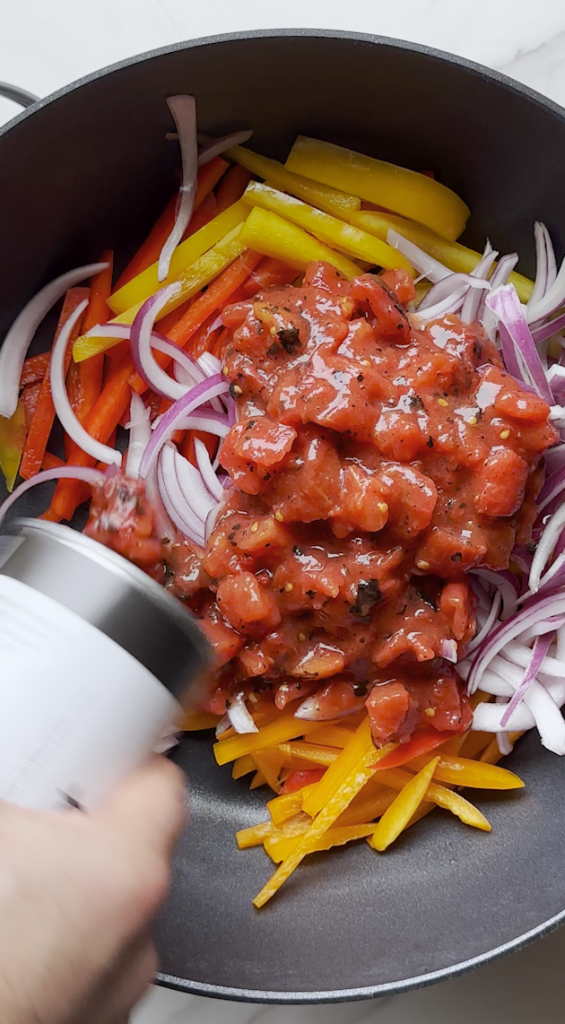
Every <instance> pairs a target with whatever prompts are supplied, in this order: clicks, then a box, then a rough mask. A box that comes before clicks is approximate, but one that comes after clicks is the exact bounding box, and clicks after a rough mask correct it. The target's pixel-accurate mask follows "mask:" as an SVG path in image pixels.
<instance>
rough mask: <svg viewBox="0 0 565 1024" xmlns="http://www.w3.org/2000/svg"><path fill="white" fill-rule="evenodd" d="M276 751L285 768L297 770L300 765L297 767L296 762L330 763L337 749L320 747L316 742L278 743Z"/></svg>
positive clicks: (334, 757)
mask: <svg viewBox="0 0 565 1024" xmlns="http://www.w3.org/2000/svg"><path fill="white" fill-rule="evenodd" d="M276 749H277V751H278V752H279V754H280V755H281V757H282V759H283V761H282V763H283V764H284V765H285V766H286V767H287V768H294V769H295V770H296V771H299V770H300V768H301V767H302V765H299V766H298V767H297V762H298V761H300V762H304V763H305V764H306V766H307V765H308V764H318V765H325V766H327V765H330V764H333V762H334V761H335V760H336V758H337V757H338V755H339V751H337V750H332V748H331V747H322V746H319V745H318V744H317V743H304V742H300V741H299V742H298V743H279V745H278V746H277V748H276Z"/></svg>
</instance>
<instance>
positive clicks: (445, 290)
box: [417, 274, 490, 316]
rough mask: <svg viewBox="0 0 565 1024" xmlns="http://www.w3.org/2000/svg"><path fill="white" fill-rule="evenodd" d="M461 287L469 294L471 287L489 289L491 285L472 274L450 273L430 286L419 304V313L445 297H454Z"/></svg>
mask: <svg viewBox="0 0 565 1024" xmlns="http://www.w3.org/2000/svg"><path fill="white" fill-rule="evenodd" d="M461 288H465V294H468V289H469V288H474V289H477V290H487V291H488V289H489V288H490V285H489V283H488V281H484V280H483V279H482V278H475V277H471V275H470V274H450V275H449V277H445V278H443V280H442V281H439V282H438V283H437V284H434V286H433V288H430V290H429V292H428V293H427V294H426V295H424V298H423V299H422V301H421V302H420V304H419V306H418V309H417V315H418V316H420V314H421V313H423V311H424V310H428V309H430V308H433V307H434V306H436V305H438V304H439V303H441V302H443V301H444V300H445V299H448V298H452V299H453V298H454V297H455V295H456V294H457V293H458V291H459V290H460V289H461Z"/></svg>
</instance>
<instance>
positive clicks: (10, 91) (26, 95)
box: [0, 82, 39, 107]
mask: <svg viewBox="0 0 565 1024" xmlns="http://www.w3.org/2000/svg"><path fill="white" fill-rule="evenodd" d="M0 96H5V98H6V99H7V100H12V101H13V102H14V103H18V104H19V105H20V106H21V107H31V105H32V103H35V102H36V101H37V100H38V99H39V96H36V95H35V94H34V93H33V92H27V90H26V89H19V88H18V86H17V85H9V84H8V82H0Z"/></svg>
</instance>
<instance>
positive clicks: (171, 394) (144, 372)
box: [130, 284, 192, 400]
mask: <svg viewBox="0 0 565 1024" xmlns="http://www.w3.org/2000/svg"><path fill="white" fill-rule="evenodd" d="M179 289H180V285H179V284H169V285H166V286H165V288H161V289H160V291H158V292H156V293H155V295H152V296H151V297H150V298H149V299H147V301H146V302H144V303H143V306H142V307H141V309H140V310H139V313H138V314H137V316H136V318H135V320H134V321H133V324H132V327H131V337H130V341H131V355H132V359H133V363H134V366H135V368H136V370H137V372H138V374H139V376H140V377H141V378H142V379H143V380H144V381H145V383H146V384H147V386H148V387H150V388H151V389H152V390H153V391H155V392H156V393H157V394H158V395H160V396H161V398H171V399H174V400H176V399H177V398H182V397H183V395H185V394H186V385H185V384H179V383H178V381H176V380H174V379H173V378H172V377H170V376H169V374H168V373H166V372H165V370H164V369H163V367H162V366H159V363H158V362H157V360H156V359H155V357H154V355H153V346H154V347H157V345H159V347H160V350H161V351H163V343H162V342H159V341H158V340H157V341H156V343H155V342H154V339H153V324H154V323H155V318H156V317H157V316H158V314H159V313H160V312H161V310H162V309H163V308H164V307H165V306H166V305H167V303H168V301H169V299H171V298H172V297H173V296H174V295H176V294H178V291H179ZM167 348H168V346H167ZM167 354H169V353H167ZM177 355H178V353H177V352H175V355H174V356H173V358H174V359H176V358H177ZM179 361H180V360H179ZM191 372H192V371H191Z"/></svg>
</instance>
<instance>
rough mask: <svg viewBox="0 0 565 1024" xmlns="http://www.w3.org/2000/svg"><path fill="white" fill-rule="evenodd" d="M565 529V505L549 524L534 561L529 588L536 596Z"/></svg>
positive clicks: (555, 513) (552, 517)
mask: <svg viewBox="0 0 565 1024" xmlns="http://www.w3.org/2000/svg"><path fill="white" fill-rule="evenodd" d="M564 527H565V505H562V506H561V508H559V509H558V510H557V512H554V514H553V515H552V516H551V518H550V520H549V522H548V523H547V525H546V527H545V529H544V531H543V534H542V536H541V538H540V541H539V543H538V546H537V548H536V551H535V553H534V557H533V559H532V567H531V569H530V576H529V579H528V586H529V588H530V590H531V591H532V593H534V594H535V593H536V592H537V591H538V590H539V586H540V580H541V576H542V573H543V570H544V568H545V565H546V563H547V560H548V558H549V556H550V555H551V552H552V551H553V549H554V547H555V545H556V543H557V541H558V539H559V537H560V536H561V533H562V531H563V528H564Z"/></svg>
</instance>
